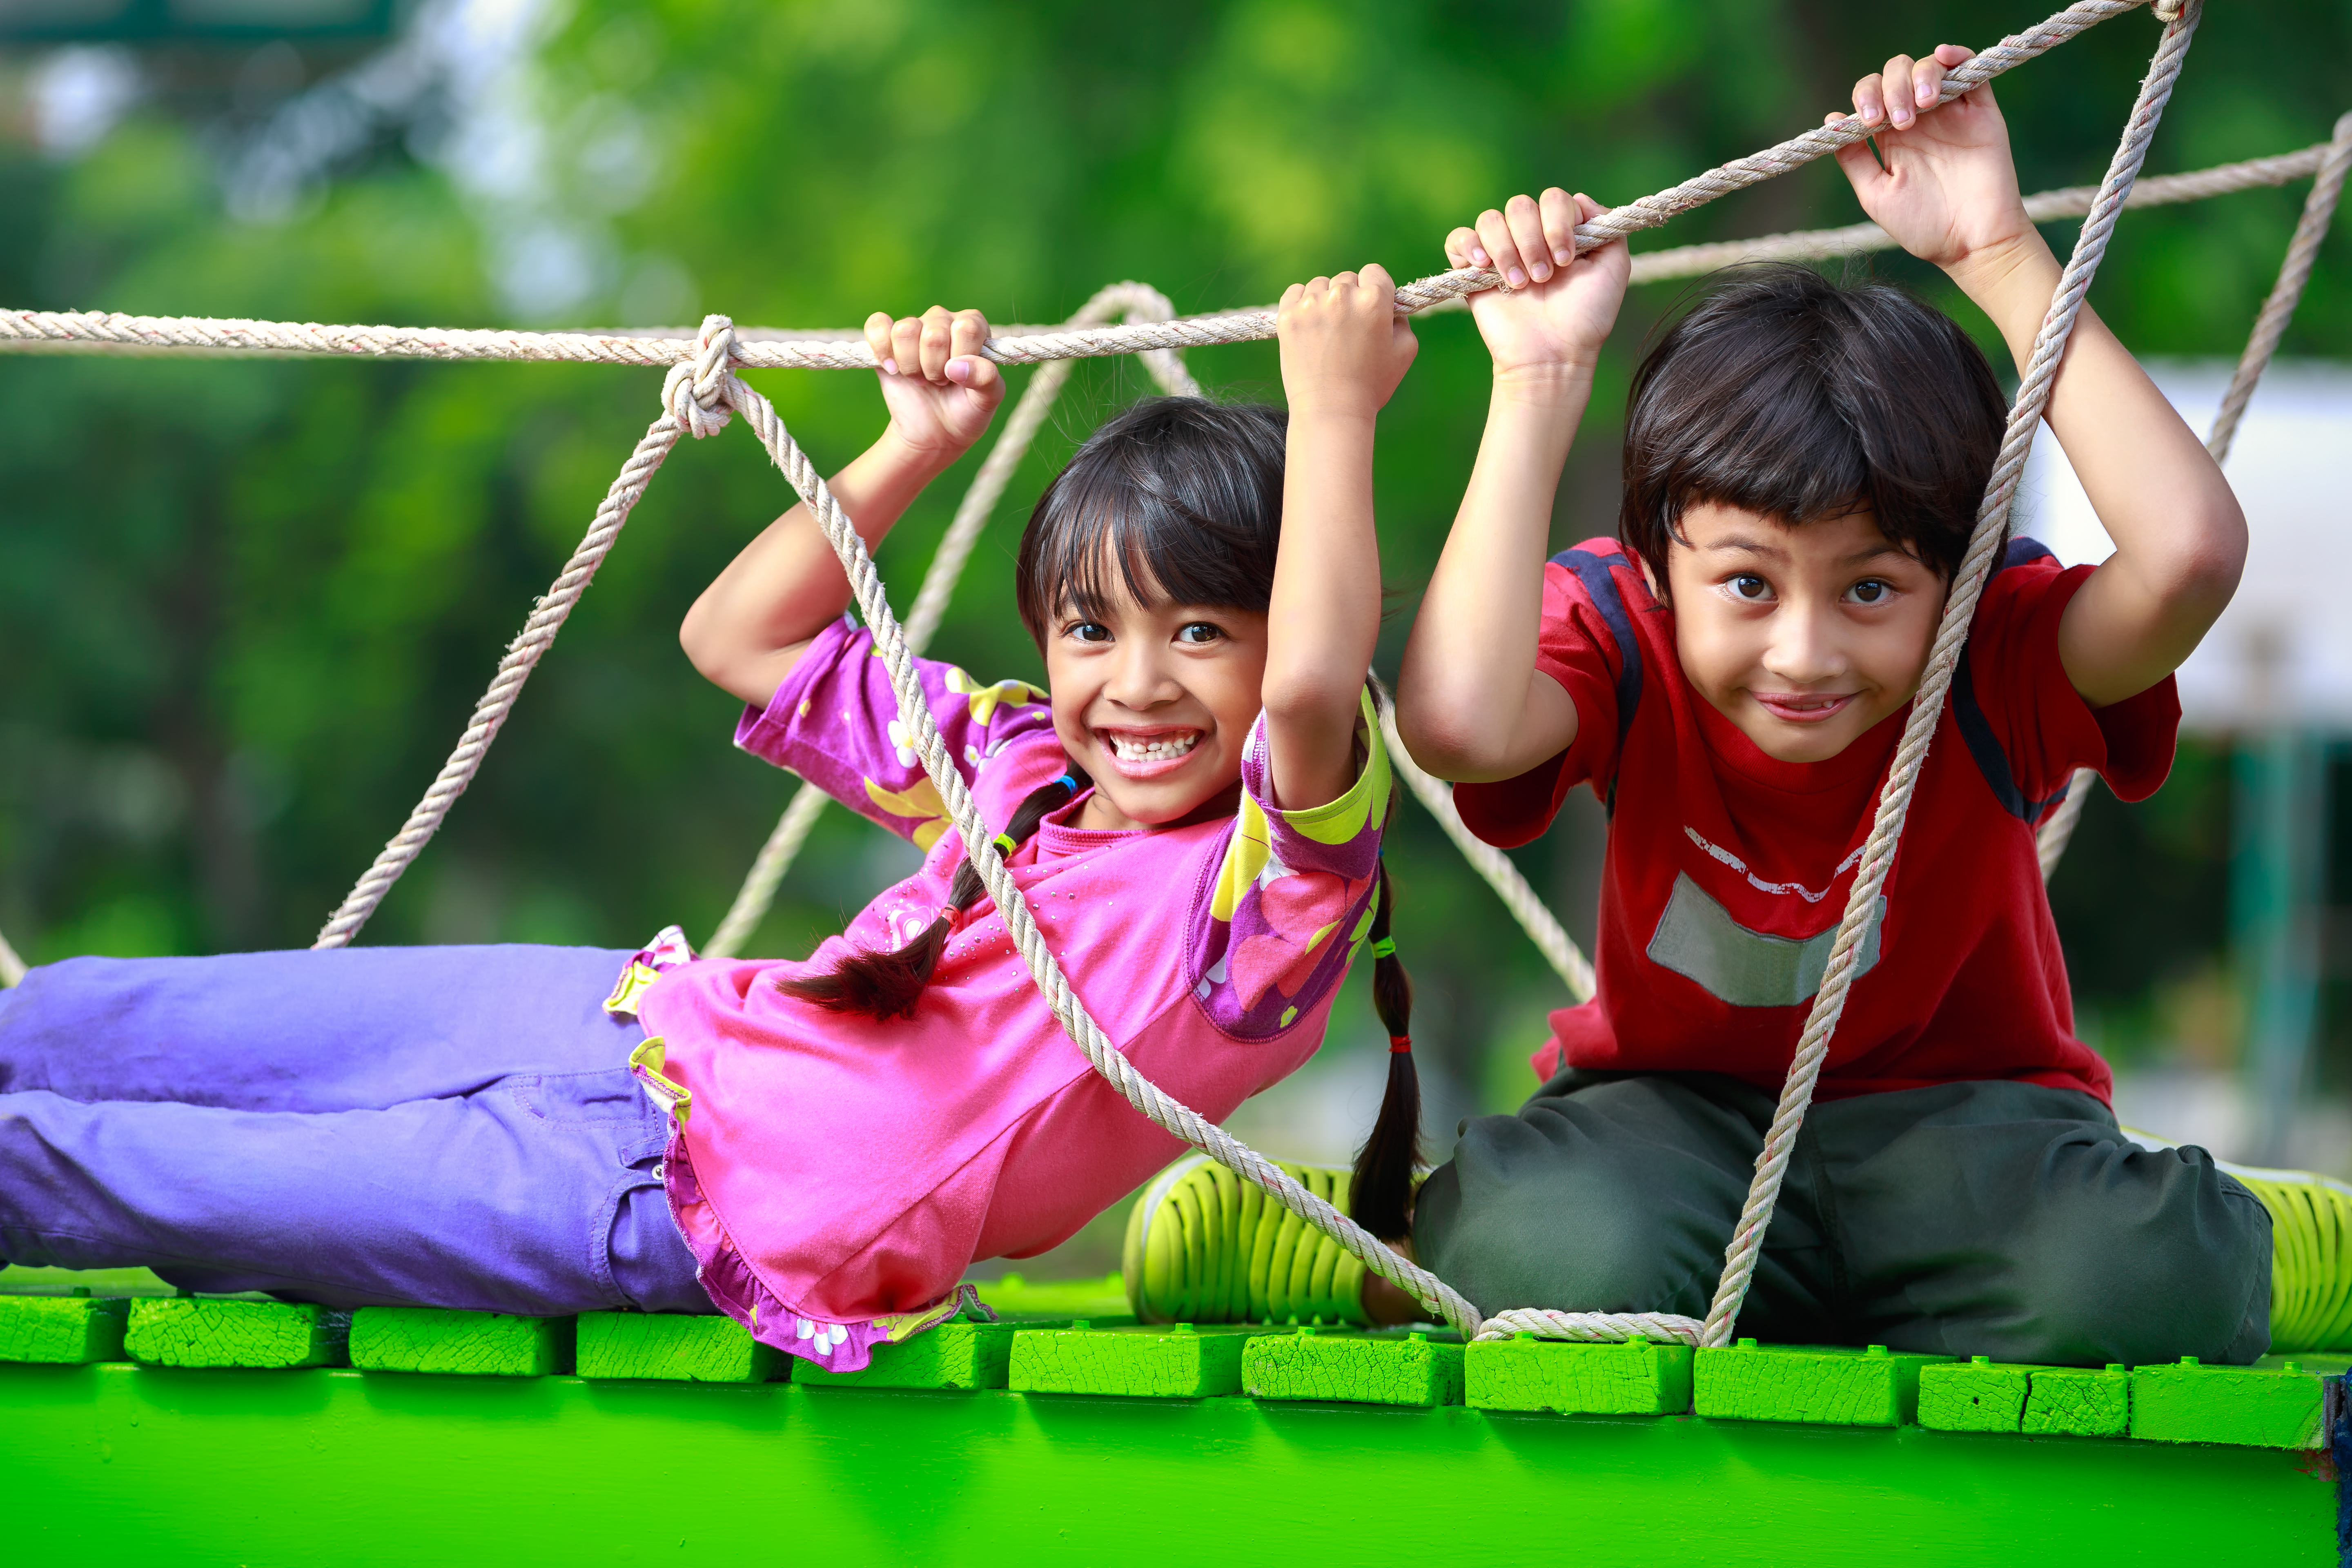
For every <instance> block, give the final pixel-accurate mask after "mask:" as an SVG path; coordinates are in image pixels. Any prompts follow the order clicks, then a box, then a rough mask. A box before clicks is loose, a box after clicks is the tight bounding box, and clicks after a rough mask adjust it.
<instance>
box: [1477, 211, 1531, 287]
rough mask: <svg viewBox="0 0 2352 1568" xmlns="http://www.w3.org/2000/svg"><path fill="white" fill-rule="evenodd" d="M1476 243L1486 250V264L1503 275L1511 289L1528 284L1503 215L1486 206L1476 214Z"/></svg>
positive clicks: (1515, 244) (1509, 228)
mask: <svg viewBox="0 0 2352 1568" xmlns="http://www.w3.org/2000/svg"><path fill="white" fill-rule="evenodd" d="M1478 243H1479V245H1480V246H1482V247H1485V249H1486V265H1487V266H1489V267H1491V268H1494V269H1495V270H1496V271H1497V272H1499V273H1501V274H1502V275H1503V281H1504V283H1505V284H1507V285H1508V286H1509V287H1511V288H1513V289H1524V288H1526V287H1527V286H1528V269H1527V266H1526V264H1525V263H1524V262H1522V261H1521V260H1520V259H1519V247H1518V245H1517V242H1516V241H1515V240H1513V239H1512V237H1511V226H1510V225H1509V223H1507V221H1505V219H1504V217H1503V215H1502V214H1501V213H1499V212H1497V211H1496V210H1495V209H1494V208H1493V207H1488V208H1487V209H1486V211H1485V212H1483V213H1480V214H1479V215H1478Z"/></svg>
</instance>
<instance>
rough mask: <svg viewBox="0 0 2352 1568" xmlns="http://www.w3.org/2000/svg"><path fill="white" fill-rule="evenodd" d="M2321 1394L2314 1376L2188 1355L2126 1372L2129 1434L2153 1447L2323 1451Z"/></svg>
mask: <svg viewBox="0 0 2352 1568" xmlns="http://www.w3.org/2000/svg"><path fill="white" fill-rule="evenodd" d="M2325 1394H2326V1391H2325V1389H2324V1388H2323V1387H2322V1385H2321V1383H2320V1379H2319V1375H2318V1374H2317V1373H2311V1372H2306V1371H2305V1370H2304V1369H2303V1367H2302V1364H2301V1363H2298V1362H2294V1361H2288V1362H2285V1363H2283V1364H2282V1365H2281V1366H2280V1367H2278V1368H2276V1369H2273V1368H2269V1367H2259V1366H2204V1365H2200V1363H2198V1362H2197V1360H2196V1358H2194V1357H2188V1358H2185V1359H2183V1360H2182V1361H2180V1362H2179V1363H2178V1364H2176V1365H2172V1366H2142V1367H2135V1368H2133V1369H2132V1373H2131V1435H2132V1436H2135V1437H2138V1438H2142V1439H2145V1440H2147V1441H2150V1442H2157V1443H2229V1444H2234V1445H2239V1446H2242V1447H2258V1448H2316V1447H2320V1446H2321V1445H2322V1442H2323V1441H2324V1437H2325V1434H2324V1433H2323V1431H2322V1421H2321V1415H2322V1413H2323V1411H2324V1410H2325V1408H2326V1398H2325Z"/></svg>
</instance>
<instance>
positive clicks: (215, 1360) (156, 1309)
mask: <svg viewBox="0 0 2352 1568" xmlns="http://www.w3.org/2000/svg"><path fill="white" fill-rule="evenodd" d="M341 1339H342V1334H341V1322H340V1321H337V1320H336V1319H334V1318H333V1317H332V1316H331V1314H330V1313H329V1312H328V1311H327V1310H326V1309H325V1308H324V1307H317V1306H310V1305H298V1304H295V1303H293V1302H286V1301H219V1300H205V1299H204V1298H203V1297H179V1298H173V1299H169V1300H156V1299H154V1298H147V1299H143V1300H136V1301H133V1302H131V1313H130V1318H129V1321H128V1322H127V1324H126V1325H125V1327H124V1329H123V1333H122V1348H123V1350H124V1352H127V1353H128V1354H129V1355H130V1356H131V1359H132V1360H134V1361H142V1362H146V1363H149V1364H151V1365H154V1366H184V1367H249V1368H255V1369H258V1370H263V1371H270V1370H280V1369H284V1368H289V1367H300V1366H330V1365H333V1364H335V1363H339V1362H341V1360H342V1352H343V1346H342V1343H341Z"/></svg>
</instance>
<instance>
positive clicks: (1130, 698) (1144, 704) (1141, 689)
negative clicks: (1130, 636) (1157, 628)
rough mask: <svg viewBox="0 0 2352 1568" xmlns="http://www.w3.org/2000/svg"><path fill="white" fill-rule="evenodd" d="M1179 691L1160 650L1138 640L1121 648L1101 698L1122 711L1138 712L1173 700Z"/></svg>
mask: <svg viewBox="0 0 2352 1568" xmlns="http://www.w3.org/2000/svg"><path fill="white" fill-rule="evenodd" d="M1180 690H1181V687H1180V686H1179V685H1178V683H1177V681H1176V679H1175V677H1174V676H1173V674H1172V673H1171V671H1170V670H1169V668H1168V665H1167V661H1166V660H1165V659H1164V658H1161V657H1160V650H1159V649H1158V648H1156V647H1151V646H1150V644H1149V642H1148V640H1147V639H1144V638H1140V637H1139V638H1136V639H1134V640H1132V641H1129V642H1125V643H1122V644H1121V645H1120V647H1119V650H1118V656H1117V658H1116V660H1115V662H1114V663H1113V666H1112V668H1111V676H1110V679H1109V680H1108V681H1107V682H1105V683H1104V686H1103V695H1104V696H1106V697H1108V698H1109V699H1110V700H1112V701H1113V702H1116V703H1118V705H1119V706H1120V707H1122V708H1128V709H1133V710H1142V709H1146V708H1150V707H1155V706H1157V705H1158V704H1160V703H1162V702H1168V701H1172V700H1174V699H1175V697H1176V696H1177V694H1178V692H1179V691H1180Z"/></svg>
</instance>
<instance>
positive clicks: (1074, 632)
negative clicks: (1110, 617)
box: [1063, 621, 1110, 642]
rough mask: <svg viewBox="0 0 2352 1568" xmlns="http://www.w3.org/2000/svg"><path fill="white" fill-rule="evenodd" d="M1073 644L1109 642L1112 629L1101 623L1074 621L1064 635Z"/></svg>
mask: <svg viewBox="0 0 2352 1568" xmlns="http://www.w3.org/2000/svg"><path fill="white" fill-rule="evenodd" d="M1063 635H1064V636H1066V637H1069V638H1070V639H1071V640H1072V641H1073V642H1108V641H1110V628H1109V627H1108V626H1105V625H1103V624H1102V623H1101V622H1100V621H1074V622H1072V623H1071V624H1070V628H1069V630H1068V631H1066V633H1064V634H1063Z"/></svg>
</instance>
